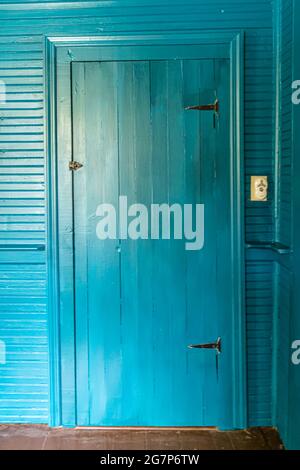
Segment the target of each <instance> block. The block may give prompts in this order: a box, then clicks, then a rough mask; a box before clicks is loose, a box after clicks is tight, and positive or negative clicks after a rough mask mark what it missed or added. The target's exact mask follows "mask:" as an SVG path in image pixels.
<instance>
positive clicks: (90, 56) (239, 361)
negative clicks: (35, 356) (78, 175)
mask: <svg viewBox="0 0 300 470" xmlns="http://www.w3.org/2000/svg"><path fill="white" fill-rule="evenodd" d="M172 44H173V45H186V46H187V45H189V44H193V45H199V59H202V58H209V57H208V56H209V55H210V56H212V55H213V53H211V52H210V53H208V52H207V51H208V46H209V49H210V51H211V50H213V51H216V52H215V53H216V54H217V57H220V58H229V59H230V73H231V77H230V85H231V91H230V108H231V110H230V111H231V112H230V128H231V133H230V148H231V155H230V159H231V162H230V171H231V194H230V199H231V213H232V221H231V248H232V250H231V257H232V258H231V259H232V264H231V275H232V284H231V285H232V292H231V298H232V319H231V320H232V325H233V332H234V334H233V338H232V339H233V344H232V358H233V361H232V370H233V394H232V404H231V407H232V410H233V412H232V426H231V428H232V429H240V428H246V427H247V424H248V423H247V389H246V326H245V324H246V321H245V300H244V299H245V275H244V271H245V257H244V247H245V242H244V139H243V136H244V119H243V115H244V113H243V109H244V32H243V31H241V30H238V31H237V30H234V31H228V30H226V31H221V30H217V31H195V32H192V33H191V32H189V33H187V32H182V33H178V32H176V34H175V33H164V34H163V35H162V34H145V35H136V34H126V35H124V34H123V35H122V34H120V33H118V34H114V35H113V36H111V35H99V36H72V37H50V36H49V37H46V38H45V56H46V80H45V96H46V113H45V129H46V148H45V151H46V173H47V208H48V220H47V229H48V231H47V233H48V247H47V259H48V286H49V287H48V293H49V304H48V318H49V375H50V391H49V393H50V403H49V425H50V426H66V427H74V426H76V384H75V381H76V369H75V334H76V332H75V318H74V284H73V282H74V279H73V273H74V270H73V261H74V260H73V244H74V235H73V220H72V212H73V211H72V178H73V175H72V173H73V172H70V171H69V169H68V162H69V161H70V160H71V159H72V138H71V123H72V119H71V83H70V77H71V63H72V62H74V61H80V60H81V61H90V60H100V59H101V57H100V59H99V50H100V48H99V46H101V49H102V50H103V47H110V48H112V47H113V46H118V47H117V48H115V50H117V49H118V48H120V47H122V46H133V47H132V49H134V46H147V45H148V46H150V45H151V46H153V45H158V46H160V47H163V46H167V45H172ZM97 51H98V52H97ZM210 58H216V57H210ZM112 60H117V59H112ZM131 60H132V59H131ZM58 77H60V79H59V80H58ZM62 155H63V157H62ZM58 188H60V190H59V191H58ZM61 200H63V202H64V207H63V209H61V210H60V211H59V209H58V206H59V201H61Z"/></svg>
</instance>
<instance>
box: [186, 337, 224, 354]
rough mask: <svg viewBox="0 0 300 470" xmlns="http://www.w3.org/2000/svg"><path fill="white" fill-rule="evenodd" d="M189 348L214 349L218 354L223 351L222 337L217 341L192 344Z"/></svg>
mask: <svg viewBox="0 0 300 470" xmlns="http://www.w3.org/2000/svg"><path fill="white" fill-rule="evenodd" d="M188 348H189V349H214V350H215V351H217V353H218V354H220V353H221V351H222V349H221V338H218V339H217V341H216V342H215V343H204V344H190V346H188Z"/></svg>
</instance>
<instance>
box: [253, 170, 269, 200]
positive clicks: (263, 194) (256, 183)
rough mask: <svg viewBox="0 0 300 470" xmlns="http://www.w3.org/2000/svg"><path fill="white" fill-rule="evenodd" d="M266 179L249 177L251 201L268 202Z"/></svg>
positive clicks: (263, 177) (265, 177)
mask: <svg viewBox="0 0 300 470" xmlns="http://www.w3.org/2000/svg"><path fill="white" fill-rule="evenodd" d="M268 186H269V183H268V177H267V176H251V198H250V200H251V201H260V202H264V201H267V200H268Z"/></svg>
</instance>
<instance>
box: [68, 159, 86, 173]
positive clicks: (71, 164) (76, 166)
mask: <svg viewBox="0 0 300 470" xmlns="http://www.w3.org/2000/svg"><path fill="white" fill-rule="evenodd" d="M81 167H83V165H82V163H79V162H75V161H74V160H72V161H71V162H69V170H71V171H76V170H79V168H81Z"/></svg>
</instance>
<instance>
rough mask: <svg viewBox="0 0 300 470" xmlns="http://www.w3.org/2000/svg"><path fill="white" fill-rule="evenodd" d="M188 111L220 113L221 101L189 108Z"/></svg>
mask: <svg viewBox="0 0 300 470" xmlns="http://www.w3.org/2000/svg"><path fill="white" fill-rule="evenodd" d="M185 110H186V111H214V112H215V113H218V112H219V100H216V101H215V102H214V103H213V104H199V105H197V106H188V107H187V108H185Z"/></svg>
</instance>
